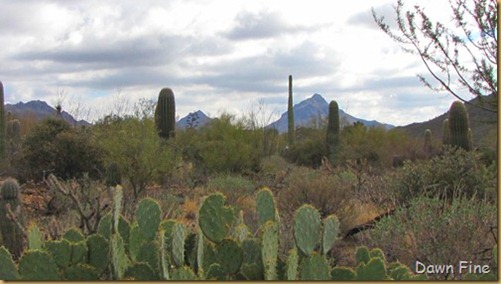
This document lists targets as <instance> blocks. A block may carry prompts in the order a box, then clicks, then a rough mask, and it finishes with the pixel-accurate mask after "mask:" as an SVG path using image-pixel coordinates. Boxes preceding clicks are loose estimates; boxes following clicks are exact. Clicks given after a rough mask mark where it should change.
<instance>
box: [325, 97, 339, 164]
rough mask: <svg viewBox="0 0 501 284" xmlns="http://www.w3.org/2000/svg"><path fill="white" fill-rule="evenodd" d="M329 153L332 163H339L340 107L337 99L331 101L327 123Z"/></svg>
mask: <svg viewBox="0 0 501 284" xmlns="http://www.w3.org/2000/svg"><path fill="white" fill-rule="evenodd" d="M326 143H327V155H328V158H329V161H330V162H331V164H332V165H338V164H339V152H340V141H339V107H338V104H337V102H336V101H331V102H330V103H329V120H328V124H327V135H326Z"/></svg>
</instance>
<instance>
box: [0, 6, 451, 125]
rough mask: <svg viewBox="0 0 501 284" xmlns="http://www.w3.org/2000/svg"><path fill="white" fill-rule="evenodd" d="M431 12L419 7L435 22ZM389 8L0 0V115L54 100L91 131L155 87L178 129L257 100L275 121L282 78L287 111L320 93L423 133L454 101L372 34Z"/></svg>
mask: <svg viewBox="0 0 501 284" xmlns="http://www.w3.org/2000/svg"><path fill="white" fill-rule="evenodd" d="M433 2H438V1H429V0H423V1H420V3H422V5H423V6H425V7H427V9H428V10H434V11H435V13H436V12H437V11H442V12H443V9H442V10H441V9H440V6H439V7H438V9H437V5H439V4H436V3H433ZM441 2H445V3H446V2H447V1H441ZM395 4H396V0H390V1H388V0H377V1H343V2H340V1H317V0H309V1H290V0H289V1H277V0H273V1H269V0H268V1H266V0H262V1H260V0H253V1H245V0H217V1H215V0H214V1H213V0H197V1H195V0H188V1H187V0H184V1H181V0H179V1H177V0H173V1H165V0H164V1H161V0H157V1H156V0H143V1H118V0H108V1H102V0H88V1H79V0H72V1H65V0H52V1H49V0H47V1H40V0H36V1H35V0H24V1H10V0H0V46H2V51H1V52H0V66H1V67H0V80H1V81H2V82H3V84H4V89H5V102H6V103H17V102H19V101H23V102H27V101H30V100H37V99H39V100H44V101H46V102H47V103H49V104H50V105H55V104H56V103H57V102H58V101H59V100H60V99H61V98H63V102H62V105H63V109H65V110H67V111H69V112H70V113H71V111H72V110H74V109H76V106H78V105H80V106H81V108H83V109H85V108H89V109H91V112H90V115H89V116H88V115H87V114H79V115H80V116H83V117H80V118H85V119H90V120H92V119H95V118H96V117H100V116H102V115H103V114H109V113H111V112H114V111H115V112H116V111H117V108H118V105H119V104H120V102H124V101H128V102H129V103H130V104H131V105H132V104H133V103H134V102H137V101H138V100H139V99H140V98H148V99H155V100H156V98H157V97H158V93H159V91H160V89H161V88H163V87H170V88H172V90H173V91H174V93H175V96H176V108H177V115H178V116H179V117H183V116H185V115H186V114H188V113H189V112H192V111H196V110H199V109H200V110H202V111H204V112H205V113H206V114H209V115H210V116H212V117H214V116H218V115H219V114H221V113H222V112H223V111H226V112H230V113H233V114H236V115H240V114H241V113H242V112H247V111H249V109H250V108H251V107H250V106H251V105H252V104H253V103H255V102H256V101H257V100H259V99H261V100H262V101H264V104H265V105H266V108H267V110H268V112H274V113H275V118H277V117H278V116H279V115H280V114H281V113H282V112H284V111H286V109H287V90H288V87H287V78H288V75H289V74H292V75H293V77H294V101H295V103H298V102H300V101H301V100H304V99H306V98H308V97H311V96H312V94H314V93H319V94H321V95H322V96H323V97H324V98H325V99H326V100H327V101H330V100H336V101H337V102H338V104H339V106H340V108H341V109H343V110H344V111H346V112H348V113H349V114H351V115H354V116H356V117H359V118H363V119H368V120H372V119H375V120H378V121H380V122H385V123H390V124H394V125H405V124H409V123H412V122H419V121H426V120H429V119H432V118H434V117H435V116H437V115H440V114H442V113H443V112H445V111H447V109H448V108H449V106H450V103H451V102H452V101H453V100H454V98H453V97H452V96H451V95H448V94H447V93H437V92H433V91H431V90H430V89H428V88H426V87H425V86H423V85H422V83H421V82H420V81H419V79H418V78H417V77H416V74H426V71H425V69H424V66H423V65H422V63H421V62H420V61H418V58H416V57H414V56H412V55H409V54H405V53H403V52H402V50H401V49H400V47H399V46H398V45H397V44H396V43H394V42H393V41H392V40H391V39H390V38H388V36H387V35H386V34H384V33H383V32H382V31H380V30H379V28H378V27H377V26H376V24H375V23H374V21H373V19H372V15H371V8H372V7H374V8H375V9H376V11H378V12H379V13H381V14H382V15H386V16H387V17H388V18H389V19H391V18H392V5H395ZM442 4H444V3H442ZM432 5H434V6H432ZM442 7H446V6H442ZM432 8H433V9H432ZM430 13H432V12H430ZM58 94H59V95H58ZM61 94H63V95H61Z"/></svg>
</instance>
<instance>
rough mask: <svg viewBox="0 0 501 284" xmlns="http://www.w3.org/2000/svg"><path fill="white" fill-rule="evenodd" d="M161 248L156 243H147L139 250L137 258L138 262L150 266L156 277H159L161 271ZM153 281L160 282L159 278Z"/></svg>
mask: <svg viewBox="0 0 501 284" xmlns="http://www.w3.org/2000/svg"><path fill="white" fill-rule="evenodd" d="M159 253H160V252H159V247H158V245H157V244H156V242H154V241H147V242H145V243H143V244H142V245H141V247H140V248H139V254H138V256H137V259H136V260H137V262H144V263H147V264H148V265H149V267H150V268H151V270H152V271H153V273H154V274H155V275H159V273H160V269H159V266H158V265H159V264H160V255H159ZM151 280H160V279H158V277H155V278H152V279H151Z"/></svg>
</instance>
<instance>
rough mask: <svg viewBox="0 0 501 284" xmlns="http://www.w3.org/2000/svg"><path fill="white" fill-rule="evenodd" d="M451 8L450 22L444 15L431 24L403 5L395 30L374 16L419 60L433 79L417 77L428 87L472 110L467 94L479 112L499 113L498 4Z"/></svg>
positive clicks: (465, 2)
mask: <svg viewBox="0 0 501 284" xmlns="http://www.w3.org/2000/svg"><path fill="white" fill-rule="evenodd" d="M449 4H450V8H451V11H450V12H451V14H450V17H449V15H447V14H446V13H444V15H443V16H442V17H441V20H442V22H440V21H434V20H433V19H432V18H430V17H429V15H428V14H427V13H426V11H425V9H424V7H422V6H419V5H416V6H414V7H413V8H410V9H407V8H406V7H405V6H404V1H402V0H398V1H397V5H396V6H395V7H394V8H395V13H396V27H395V28H392V27H390V25H389V24H388V23H387V22H386V21H385V19H384V17H382V16H381V17H379V16H378V15H377V13H376V11H375V9H372V15H373V17H374V20H375V22H376V23H377V25H378V26H379V27H380V28H381V29H382V30H383V31H384V32H385V33H386V34H387V35H389V36H390V37H391V38H392V39H393V40H394V41H396V42H397V43H399V44H400V45H401V47H402V49H403V50H404V51H405V52H408V53H411V54H416V55H417V56H419V58H420V59H421V61H422V62H423V63H424V65H425V67H426V69H427V71H428V73H429V74H430V75H431V77H432V78H433V79H432V80H429V79H427V78H425V77H424V76H423V75H418V77H419V79H420V80H421V81H422V82H423V83H424V84H425V85H426V86H428V87H430V88H432V89H434V90H443V91H447V92H449V93H450V94H452V95H453V96H455V97H456V98H457V99H458V100H460V101H462V102H463V103H466V104H471V103H470V102H468V101H467V100H466V99H465V98H464V96H465V95H466V94H465V92H468V93H470V94H473V95H474V96H476V97H477V98H478V99H479V103H476V104H474V105H475V106H476V107H479V108H482V109H484V110H487V111H490V112H493V113H497V77H496V73H497V64H498V59H497V49H498V44H497V2H496V0H449ZM444 12H445V11H444ZM450 19H452V22H450ZM490 95H492V96H490ZM486 96H490V97H486Z"/></svg>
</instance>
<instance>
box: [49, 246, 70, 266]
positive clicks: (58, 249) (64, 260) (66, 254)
mask: <svg viewBox="0 0 501 284" xmlns="http://www.w3.org/2000/svg"><path fill="white" fill-rule="evenodd" d="M45 248H46V250H47V252H49V253H50V254H51V255H52V258H53V259H54V261H55V262H56V264H57V266H59V267H61V268H65V267H68V266H69V265H70V263H71V244H70V242H69V241H68V240H66V239H62V240H52V241H47V242H46V243H45Z"/></svg>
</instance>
